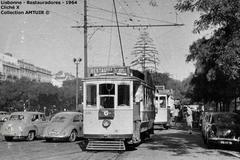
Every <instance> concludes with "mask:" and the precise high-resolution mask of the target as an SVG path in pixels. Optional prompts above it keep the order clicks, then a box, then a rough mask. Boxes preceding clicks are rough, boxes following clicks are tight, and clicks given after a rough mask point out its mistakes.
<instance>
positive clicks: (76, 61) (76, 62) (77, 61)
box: [73, 58, 82, 111]
mask: <svg viewBox="0 0 240 160" xmlns="http://www.w3.org/2000/svg"><path fill="white" fill-rule="evenodd" d="M81 61H82V59H81V58H78V59H76V58H73V62H74V63H75V64H76V111H77V109H78V64H79V63H80V62H81Z"/></svg>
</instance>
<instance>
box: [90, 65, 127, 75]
mask: <svg viewBox="0 0 240 160" xmlns="http://www.w3.org/2000/svg"><path fill="white" fill-rule="evenodd" d="M100 75H130V67H122V66H108V67H89V68H88V76H90V77H92V76H100Z"/></svg>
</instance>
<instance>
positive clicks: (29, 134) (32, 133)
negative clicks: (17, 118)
mask: <svg viewBox="0 0 240 160" xmlns="http://www.w3.org/2000/svg"><path fill="white" fill-rule="evenodd" d="M34 138H35V132H34V131H30V132H29V133H28V136H27V140H28V141H33V140H34Z"/></svg>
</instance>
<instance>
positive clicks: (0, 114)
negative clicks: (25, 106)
mask: <svg viewBox="0 0 240 160" xmlns="http://www.w3.org/2000/svg"><path fill="white" fill-rule="evenodd" d="M9 115H10V114H9V113H8V112H5V111H0V122H5V121H7V120H8V118H9Z"/></svg>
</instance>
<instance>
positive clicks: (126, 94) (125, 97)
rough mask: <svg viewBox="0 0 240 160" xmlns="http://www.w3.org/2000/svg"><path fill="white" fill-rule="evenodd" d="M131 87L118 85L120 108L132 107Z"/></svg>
mask: <svg viewBox="0 0 240 160" xmlns="http://www.w3.org/2000/svg"><path fill="white" fill-rule="evenodd" d="M129 98H130V87H129V85H118V106H130V104H129Z"/></svg>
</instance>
